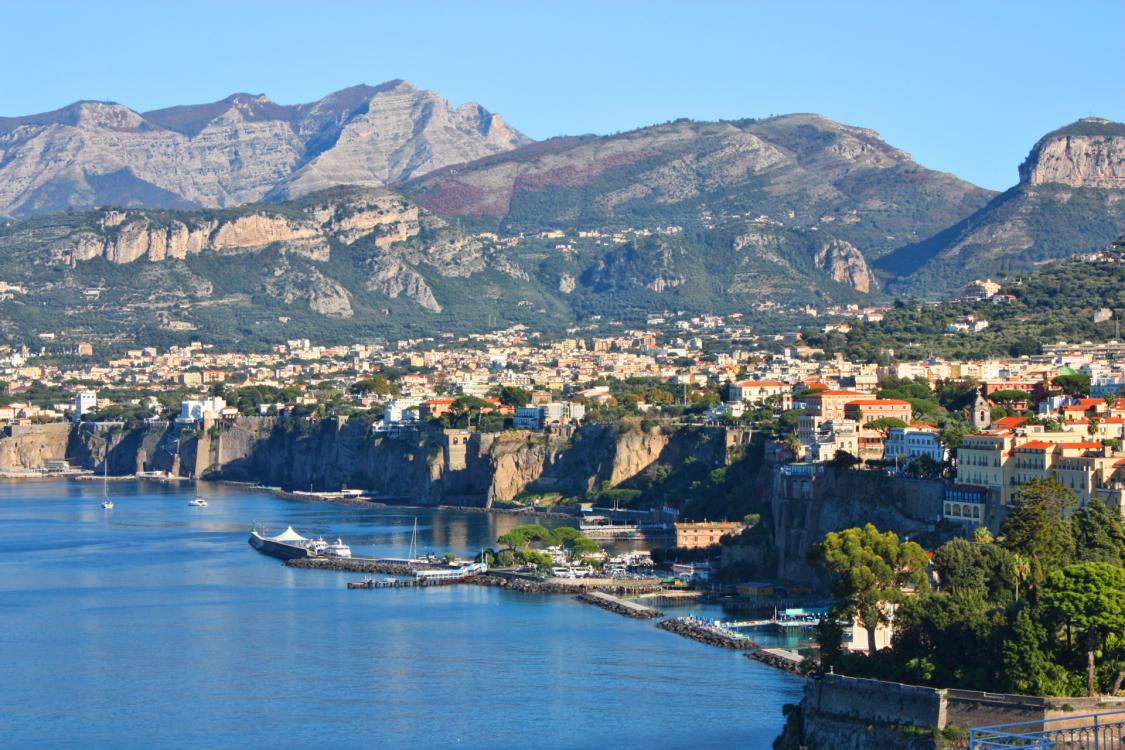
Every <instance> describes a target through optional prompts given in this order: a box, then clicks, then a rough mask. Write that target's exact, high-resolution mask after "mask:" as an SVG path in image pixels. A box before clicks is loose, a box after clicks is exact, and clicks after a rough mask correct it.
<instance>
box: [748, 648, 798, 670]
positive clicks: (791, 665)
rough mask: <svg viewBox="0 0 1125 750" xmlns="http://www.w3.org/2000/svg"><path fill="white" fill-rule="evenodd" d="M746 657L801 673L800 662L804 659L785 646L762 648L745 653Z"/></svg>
mask: <svg viewBox="0 0 1125 750" xmlns="http://www.w3.org/2000/svg"><path fill="white" fill-rule="evenodd" d="M746 658H747V659H753V660H754V661H760V662H762V663H763V664H767V665H769V666H771V667H774V668H776V669H780V670H783V671H785V672H792V673H793V674H801V663H802V662H803V661H804V657H803V656H801V655H800V654H799V653H797V652H796V651H793V650H791V649H787V648H762V649H758V650H757V651H752V652H751V653H749V654H746Z"/></svg>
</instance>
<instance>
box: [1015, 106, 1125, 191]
mask: <svg viewBox="0 0 1125 750" xmlns="http://www.w3.org/2000/svg"><path fill="white" fill-rule="evenodd" d="M1019 172H1020V184H1021V185H1044V184H1048V183H1057V184H1062V185H1069V186H1071V187H1090V188H1125V123H1120V122H1114V121H1112V120H1106V119H1104V118H1101V117H1086V118H1083V119H1081V120H1078V121H1077V122H1074V123H1071V124H1070V125H1067V126H1065V127H1062V128H1059V129H1058V130H1055V131H1052V132H1050V133H1048V134H1047V135H1045V136H1043V137H1042V138H1040V139H1039V141H1038V142H1037V143H1036V144H1035V145H1034V146H1033V147H1032V149H1031V153H1029V154H1028V156H1027V159H1025V160H1024V162H1023V164H1021V165H1020V169H1019Z"/></svg>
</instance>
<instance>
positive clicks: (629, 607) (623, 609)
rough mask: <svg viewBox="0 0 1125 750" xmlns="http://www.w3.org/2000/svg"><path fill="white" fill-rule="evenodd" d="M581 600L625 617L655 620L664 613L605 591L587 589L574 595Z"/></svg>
mask: <svg viewBox="0 0 1125 750" xmlns="http://www.w3.org/2000/svg"><path fill="white" fill-rule="evenodd" d="M574 598H575V599H577V600H578V601H580V602H586V603H587V604H593V605H594V606H596V607H601V608H602V609H604V610H607V611H609V612H615V613H617V614H619V615H624V616H625V617H633V618H636V619H638V620H655V619H656V618H657V617H660V616H662V615H663V614H664V613H663V612H661V611H660V610H657V609H653V608H652V607H646V606H645V605H643V604H638V603H637V602H631V601H629V600H628V599H619V598H618V597H616V596H612V595H610V594H607V593H605V592H604V591H587V592H584V593H581V594H579V595H578V596H576V597H574Z"/></svg>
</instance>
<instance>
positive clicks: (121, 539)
mask: <svg viewBox="0 0 1125 750" xmlns="http://www.w3.org/2000/svg"><path fill="white" fill-rule="evenodd" d="M109 491H110V494H111V495H112V496H113V497H114V499H115V501H116V508H115V509H114V510H112V511H105V510H103V509H102V508H101V507H100V496H101V492H102V487H101V484H100V483H98V482H77V481H43V482H24V483H16V482H5V483H0V669H2V671H3V679H2V680H0V746H4V747H9V746H17V745H18V746H43V747H55V748H71V747H73V748H87V747H108V746H112V747H119V748H129V747H178V748H215V747H220V748H226V747H248V746H260V745H266V746H269V745H284V746H325V747H332V748H392V749H393V748H413V749H417V748H453V747H456V748H509V747H521V748H529V747H535V748H601V747H605V748H697V749H698V748H709V747H739V748H750V749H757V748H768V747H770V744H771V742H772V741H773V739H774V737H776V736H777V734H778V733H779V732H780V729H781V725H782V723H783V717H782V712H781V707H782V705H783V704H784V703H794V702H797V701H798V700H799V697H800V688H801V683H800V681H799V680H797V679H795V678H793V677H791V676H789V675H786V674H783V673H780V672H777V671H775V670H772V669H770V668H768V667H765V666H763V665H761V664H758V663H756V662H752V661H750V660H749V659H746V658H745V657H744V656H742V655H740V654H734V653H730V652H726V651H723V650H720V649H715V648H712V647H708V646H704V645H702V644H697V643H694V642H691V641H687V640H684V639H682V638H679V637H676V636H674V635H672V634H669V633H665V632H663V631H660V630H657V629H656V628H655V627H653V625H652V623H651V622H643V621H634V620H629V619H626V618H623V617H620V616H618V615H614V614H611V613H609V612H606V611H604V610H601V609H598V608H596V607H591V606H589V605H585V604H581V603H579V602H577V601H575V600H573V599H572V598H570V597H565V596H553V595H542V594H525V593H519V592H509V591H503V590H498V589H494V588H488V587H481V586H449V587H439V588H431V589H400V590H385V591H384V590H380V591H349V590H347V588H346V586H345V584H346V582H347V580H350V579H353V578H355V576H354V575H353V576H349V575H347V574H342V573H335V572H329V571H305V570H293V569H290V568H286V567H285V566H284V565H282V564H281V563H280V562H279V561H277V560H274V559H272V558H269V557H266V556H263V555H261V554H258V553H257V552H255V551H254V550H252V549H251V548H250V547H249V546H248V545H247V543H246V537H247V532H248V530H249V528H250V525H251V523H258V524H260V525H262V526H264V527H267V528H269V529H273V530H277V531H280V530H282V529H284V528H285V527H286V526H288V525H292V526H293V527H294V528H296V529H297V530H298V531H300V532H301V533H304V534H306V535H314V536H323V537H325V538H326V539H329V538H331V539H334V538H336V537H337V536H339V537H342V538H343V539H344V540H345V541H346V542H348V543H349V544H351V546H352V549H353V551H354V552H355V554H357V555H359V554H379V555H403V554H405V553H406V552H407V550H408V548H409V544H410V536H411V530H412V527H413V523H414V520H415V519H417V521H418V526H419V547H420V549H422V550H425V549H433V550H435V551H438V552H445V551H447V550H452V551H454V552H457V553H459V554H473V553H475V552H476V551H478V550H479V549H480V548H481V547H483V546H488V545H489V544H491V543H493V542H494V540H495V538H496V536H497V535H498V534H501V533H503V532H504V531H505V530H506V529H508V528H510V527H511V526H514V525H516V524H518V523H522V522H525V521H526V520H527V519H526V518H522V517H518V516H511V515H504V514H490V513H477V512H468V511H455V510H435V509H424V508H401V507H386V508H383V507H355V506H350V505H337V504H330V503H318V502H307V501H293V500H284V499H280V498H276V497H274V496H272V495H269V494H266V493H261V492H254V491H250V490H245V489H241V488H237V487H230V486H222V485H208V484H201V485H200V491H201V492H202V493H203V494H205V495H206V496H207V497H208V498H209V499H210V506H209V507H207V508H202V509H198V508H191V507H188V505H187V501H188V500H189V499H191V497H193V496H194V494H195V492H196V488H195V487H194V486H192V485H184V486H183V487H167V486H163V485H159V484H153V483H146V482H133V481H128V482H110V483H109ZM554 523H557V521H554ZM690 610H691V611H693V612H696V613H702V614H705V615H707V616H719V615H720V614H721V611H720V610H718V609H717V608H716V607H714V606H713V605H712V606H701V605H698V604H693V605H691V607H690Z"/></svg>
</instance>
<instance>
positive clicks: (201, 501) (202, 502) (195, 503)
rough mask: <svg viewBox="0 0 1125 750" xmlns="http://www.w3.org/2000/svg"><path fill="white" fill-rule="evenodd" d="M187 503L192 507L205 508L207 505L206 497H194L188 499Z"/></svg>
mask: <svg viewBox="0 0 1125 750" xmlns="http://www.w3.org/2000/svg"><path fill="white" fill-rule="evenodd" d="M188 505H190V506H191V507H193V508H206V507H207V498H205V497H196V498H195V499H194V500H189V501H188Z"/></svg>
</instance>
